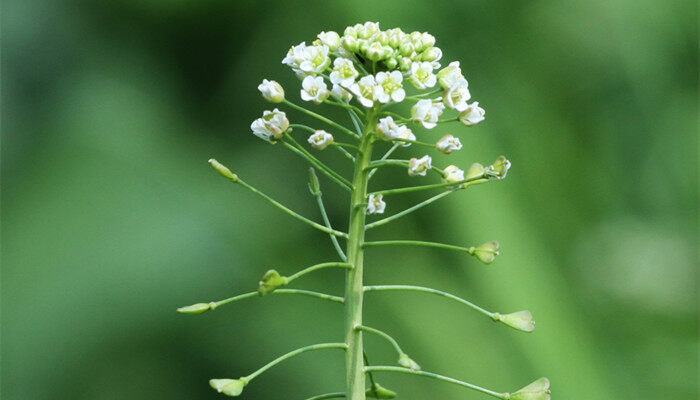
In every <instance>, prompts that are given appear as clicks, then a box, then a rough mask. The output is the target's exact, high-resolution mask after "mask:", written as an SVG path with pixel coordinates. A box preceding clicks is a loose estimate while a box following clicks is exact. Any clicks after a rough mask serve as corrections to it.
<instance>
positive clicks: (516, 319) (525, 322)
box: [493, 310, 535, 332]
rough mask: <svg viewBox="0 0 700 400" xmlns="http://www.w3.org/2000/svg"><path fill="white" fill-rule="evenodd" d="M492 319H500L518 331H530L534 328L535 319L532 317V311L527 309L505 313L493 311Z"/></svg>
mask: <svg viewBox="0 0 700 400" xmlns="http://www.w3.org/2000/svg"><path fill="white" fill-rule="evenodd" d="M493 319H494V321H501V322H503V323H504V324H506V325H508V326H510V327H511V328H513V329H517V330H519V331H523V332H532V331H534V330H535V320H534V319H532V313H531V312H530V311H528V310H525V311H518V312H514V313H510V314H505V315H501V314H499V313H494V314H493Z"/></svg>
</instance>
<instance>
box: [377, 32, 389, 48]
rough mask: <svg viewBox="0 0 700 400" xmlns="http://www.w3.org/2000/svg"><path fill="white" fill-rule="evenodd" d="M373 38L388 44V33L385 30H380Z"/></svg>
mask: <svg viewBox="0 0 700 400" xmlns="http://www.w3.org/2000/svg"><path fill="white" fill-rule="evenodd" d="M375 40H376V41H378V42H379V43H381V44H383V45H385V46H386V45H388V44H389V35H387V33H386V32H381V33H380V34H378V35H377V36H376V37H375Z"/></svg>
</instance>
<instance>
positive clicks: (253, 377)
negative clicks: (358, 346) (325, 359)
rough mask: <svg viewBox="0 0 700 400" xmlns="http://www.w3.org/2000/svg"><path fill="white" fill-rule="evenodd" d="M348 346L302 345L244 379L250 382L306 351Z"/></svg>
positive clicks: (334, 344) (338, 344)
mask: <svg viewBox="0 0 700 400" xmlns="http://www.w3.org/2000/svg"><path fill="white" fill-rule="evenodd" d="M347 348H348V346H347V345H346V344H345V343H321V344H314V345H311V346H306V347H302V348H299V349H296V350H294V351H290V352H289V353H287V354H285V355H283V356H281V357H278V358H276V359H274V360H272V361H270V362H269V363H267V364H265V365H264V366H263V367H262V368H260V369H258V370H257V371H255V372H253V373H252V374H250V375H248V376H246V377H244V378H243V379H245V380H246V381H248V382H250V381H252V380H253V379H255V377H257V376H258V375H260V374H262V373H263V372H265V371H267V370H268V369H270V368H272V367H274V366H275V365H277V364H279V363H281V362H282V361H284V360H286V359H288V358H292V357H294V356H296V355H299V354H301V353H305V352H307V351H313V350H321V349H347Z"/></svg>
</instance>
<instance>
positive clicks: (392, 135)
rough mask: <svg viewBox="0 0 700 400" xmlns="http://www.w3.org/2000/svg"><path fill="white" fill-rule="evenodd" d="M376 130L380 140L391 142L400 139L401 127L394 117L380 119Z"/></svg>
mask: <svg viewBox="0 0 700 400" xmlns="http://www.w3.org/2000/svg"><path fill="white" fill-rule="evenodd" d="M375 129H376V131H377V135H378V136H379V138H380V139H383V140H386V141H391V140H394V139H396V138H398V137H399V126H398V125H397V124H396V122H394V119H393V118H392V117H385V118H382V119H380V120H379V123H378V124H377V127H376V128H375Z"/></svg>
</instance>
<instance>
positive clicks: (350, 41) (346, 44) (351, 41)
mask: <svg viewBox="0 0 700 400" xmlns="http://www.w3.org/2000/svg"><path fill="white" fill-rule="evenodd" d="M342 45H343V48H344V49H345V50H347V51H349V52H351V53H356V52H357V48H358V42H357V38H356V37H355V36H347V35H346V36H343V40H342Z"/></svg>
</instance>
